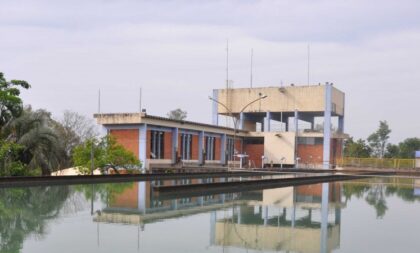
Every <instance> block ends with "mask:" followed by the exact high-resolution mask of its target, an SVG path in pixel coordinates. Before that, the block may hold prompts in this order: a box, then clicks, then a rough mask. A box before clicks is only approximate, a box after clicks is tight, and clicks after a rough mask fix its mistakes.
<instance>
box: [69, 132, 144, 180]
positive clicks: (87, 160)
mask: <svg viewBox="0 0 420 253" xmlns="http://www.w3.org/2000/svg"><path fill="white" fill-rule="evenodd" d="M92 145H93V162H94V166H95V168H99V169H100V170H101V171H102V172H105V171H106V170H107V169H108V168H113V169H114V170H115V171H116V172H117V173H118V169H119V168H125V169H138V168H140V166H141V162H140V161H139V160H138V159H137V157H136V156H135V155H134V154H133V153H131V152H130V151H128V150H126V149H125V148H124V147H123V146H121V145H119V144H117V142H116V140H115V139H114V138H113V137H112V136H110V135H108V136H105V137H103V138H101V139H100V140H97V139H91V140H88V141H86V142H85V143H84V144H82V145H79V146H77V147H76V148H75V149H74V152H73V162H74V164H75V165H76V166H77V168H78V169H79V171H80V172H81V173H83V174H89V173H91V165H92V163H91V152H92Z"/></svg>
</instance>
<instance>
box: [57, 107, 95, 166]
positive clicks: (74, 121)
mask: <svg viewBox="0 0 420 253" xmlns="http://www.w3.org/2000/svg"><path fill="white" fill-rule="evenodd" d="M55 128H56V130H57V132H58V134H59V135H60V139H61V141H62V143H63V147H64V151H65V155H66V157H65V165H66V167H71V166H72V165H73V164H72V159H71V158H72V153H73V150H74V149H75V148H76V147H77V146H79V145H81V144H82V143H84V142H85V141H87V140H89V139H93V138H96V137H98V132H97V129H96V125H95V123H94V122H93V120H92V119H89V118H87V117H85V116H83V115H80V114H78V113H76V112H71V111H65V112H64V115H63V118H62V119H61V120H59V121H58V122H56V124H55Z"/></svg>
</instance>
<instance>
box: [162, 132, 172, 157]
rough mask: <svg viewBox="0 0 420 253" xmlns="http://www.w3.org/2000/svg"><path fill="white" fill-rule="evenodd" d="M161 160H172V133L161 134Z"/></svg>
mask: <svg viewBox="0 0 420 253" xmlns="http://www.w3.org/2000/svg"><path fill="white" fill-rule="evenodd" d="M163 145H164V147H163V158H164V159H172V133H171V132H165V133H164V134H163Z"/></svg>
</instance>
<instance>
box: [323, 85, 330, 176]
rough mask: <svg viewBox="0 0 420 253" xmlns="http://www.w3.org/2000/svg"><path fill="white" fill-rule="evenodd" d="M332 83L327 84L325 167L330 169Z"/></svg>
mask: <svg viewBox="0 0 420 253" xmlns="http://www.w3.org/2000/svg"><path fill="white" fill-rule="evenodd" d="M331 93H332V85H331V84H329V83H327V84H326V85H325V111H324V147H323V159H322V160H323V169H330V149H331V106H332V101H331Z"/></svg>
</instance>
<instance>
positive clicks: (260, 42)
mask: <svg viewBox="0 0 420 253" xmlns="http://www.w3.org/2000/svg"><path fill="white" fill-rule="evenodd" d="M419 13H420V1H418V0H412V1H410V0H399V1H395V0H380V1H374V0H369V1H366V0H352V1H344V0H334V1H317V0H308V1H296V0H294V1H292V0H291V1H280V0H277V1H268V0H267V1H253V0H240V1H239V0H238V1H215V0H209V1H205V0H200V1H169V0H168V1H139V0H132V1H131V0H115V1H114V0H89V1H85V0H71V1H70V0H66V1H64V0H33V1H23V0H1V1H0V71H1V72H4V73H5V75H6V78H7V79H24V80H27V81H28V82H30V83H31V85H32V89H31V90H29V91H27V92H24V93H23V98H24V100H25V103H27V104H32V106H33V107H34V108H45V109H47V110H49V111H51V112H53V114H54V116H56V117H60V116H61V114H62V112H63V111H64V110H66V109H69V110H73V111H77V112H80V113H82V114H85V115H89V116H90V115H92V114H93V113H94V112H96V111H97V93H98V89H99V88H101V91H102V112H132V111H136V110H137V108H138V97H139V96H138V93H139V87H140V86H141V87H143V105H144V107H146V108H147V112H148V113H150V114H155V115H162V116H164V115H165V114H166V112H168V111H169V110H171V109H174V108H177V107H180V108H182V109H185V110H187V111H188V118H189V119H190V120H194V121H200V122H208V123H210V122H211V104H210V102H209V100H208V99H207V97H208V95H210V94H211V91H212V89H213V88H223V87H224V84H225V68H226V65H225V58H226V51H225V47H226V39H227V38H229V41H230V63H231V64H230V79H232V80H233V85H234V87H247V86H248V85H249V73H250V64H249V62H250V60H249V58H250V49H251V48H253V49H254V86H275V85H280V83H281V82H283V84H285V85H288V84H290V83H295V84H306V79H307V67H306V66H307V45H308V44H310V47H311V82H312V83H314V84H317V83H319V82H321V83H325V82H333V83H334V85H335V86H336V87H337V88H339V89H341V90H342V91H344V92H345V93H346V132H348V133H350V134H351V135H353V136H355V137H357V138H366V137H367V135H369V134H370V133H371V132H373V131H374V130H375V129H376V128H377V125H378V121H379V120H387V121H388V122H389V124H390V127H391V128H392V130H393V132H392V138H391V140H392V141H393V142H398V141H400V140H402V139H404V138H406V137H413V136H417V137H420V116H419V111H420V110H419V107H420V99H419V98H420V15H419Z"/></svg>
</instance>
